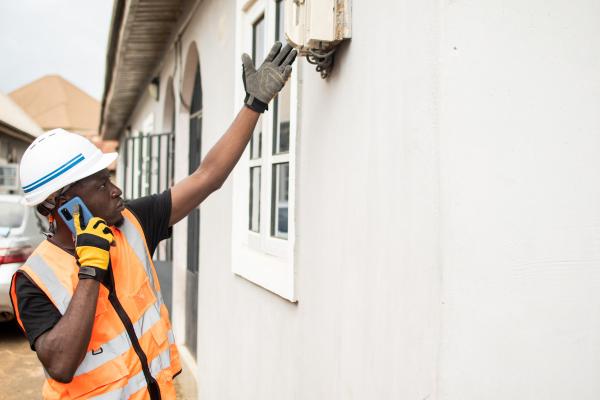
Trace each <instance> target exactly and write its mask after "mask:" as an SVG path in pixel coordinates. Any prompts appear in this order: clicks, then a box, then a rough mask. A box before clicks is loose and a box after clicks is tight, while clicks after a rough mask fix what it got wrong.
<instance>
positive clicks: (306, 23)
mask: <svg viewBox="0 0 600 400" xmlns="http://www.w3.org/2000/svg"><path fill="white" fill-rule="evenodd" d="M350 7H351V0H285V37H286V39H287V41H288V43H289V44H290V45H291V46H293V47H294V48H295V49H296V50H298V54H299V55H300V56H308V55H310V51H309V50H311V49H312V50H313V51H316V52H318V51H319V48H320V47H319V46H321V51H324V52H327V51H329V50H331V49H332V48H334V47H335V46H336V45H337V44H338V43H340V42H341V41H342V40H344V39H350V37H351V26H350Z"/></svg>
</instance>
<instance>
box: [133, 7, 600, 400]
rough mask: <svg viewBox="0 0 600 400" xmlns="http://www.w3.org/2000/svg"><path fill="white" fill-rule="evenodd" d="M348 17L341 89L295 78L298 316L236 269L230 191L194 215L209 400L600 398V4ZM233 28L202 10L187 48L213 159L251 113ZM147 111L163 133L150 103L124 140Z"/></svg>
mask: <svg viewBox="0 0 600 400" xmlns="http://www.w3.org/2000/svg"><path fill="white" fill-rule="evenodd" d="M353 3H354V4H353V13H352V18H353V21H352V26H353V32H352V35H353V39H352V40H351V41H349V42H345V43H343V44H342V45H341V47H340V49H339V51H338V53H337V56H336V66H335V69H334V72H333V74H332V76H331V77H330V78H329V79H328V80H327V81H324V80H321V79H320V77H319V75H318V74H317V73H316V72H315V71H314V70H313V67H312V66H309V65H308V64H307V62H306V61H305V60H302V59H299V60H298V61H297V64H296V65H295V67H294V68H296V69H298V70H299V74H298V79H299V82H300V84H299V87H300V89H299V91H300V99H299V104H300V107H299V110H298V113H299V118H300V122H299V128H298V143H297V154H296V157H297V160H298V161H297V163H298V164H297V176H296V210H295V219H296V220H295V221H296V232H297V234H296V235H297V236H296V241H297V244H296V259H295V266H296V270H297V276H296V290H297V293H298V299H299V301H298V303H290V302H288V301H287V300H284V299H282V298H280V297H279V296H277V295H274V294H272V293H270V292H268V291H266V290H265V289H263V288H261V287H259V286H256V285H254V284H252V283H250V282H249V281H247V280H245V279H243V278H240V277H239V276H236V275H234V274H233V273H232V272H231V260H230V254H231V251H230V246H231V227H232V221H231V213H232V197H231V196H232V186H231V180H228V181H227V182H226V183H225V185H224V186H223V188H222V189H221V190H220V191H219V192H217V193H215V194H214V195H213V196H211V197H210V198H209V199H208V200H207V201H206V202H205V203H204V204H203V205H202V206H201V243H200V248H201V253H200V289H199V293H200V295H199V296H200V300H199V330H200V332H199V345H198V379H199V382H198V383H199V384H198V391H199V398H200V399H224V398H231V399H299V400H303V399H327V400H330V399H411V400H412V399H417V400H421V399H444V400H447V399H461V400H463V399H498V400H500V399H502V400H504V399H532V398H536V399H538V398H539V399H542V398H543V399H565V398H585V399H589V398H597V397H599V396H600V383H598V382H599V380H598V379H596V376H598V374H599V373H600V357H598V356H597V353H598V349H599V347H600V330H599V327H598V323H597V322H596V321H597V320H598V318H597V317H596V316H597V315H598V313H599V312H600V291H599V290H597V287H598V286H599V284H600V273H599V268H598V265H599V261H600V260H599V259H600V251H598V250H597V249H599V248H600V230H599V229H598V226H600V205H599V204H598V201H597V199H599V198H600V185H598V183H597V182H599V181H600V168H599V167H600V161H599V160H600V158H599V157H597V155H598V154H599V153H600V135H599V134H598V133H599V129H600V114H599V113H598V110H599V109H600V74H599V73H598V71H600V68H599V67H600V52H598V49H599V48H600V20H599V19H598V18H597V16H598V15H600V5H599V4H598V3H597V2H593V1H584V0H576V1H572V2H559V1H557V0H550V1H545V2H541V1H531V2H522V1H517V0H502V1H474V0H460V1H450V0H445V1H442V2H438V1H433V0H401V1H396V2H383V1H381V0H376V1H375V0H371V1H365V0H354V1H353ZM237 12H239V10H238V11H237ZM223 15H226V17H223ZM223 18H225V20H226V21H227V23H226V28H225V29H223V26H222V24H223V23H222V22H220V21H223ZM234 21H236V5H235V1H233V0H230V1H217V0H204V1H203V2H202V3H201V4H200V6H199V8H198V10H197V12H196V14H195V16H194V17H193V19H192V22H191V23H190V25H189V27H188V29H187V30H186V32H185V33H184V35H183V37H182V49H183V51H184V59H183V63H185V52H186V51H187V49H188V47H189V44H190V43H192V41H195V42H196V43H197V45H198V50H199V53H200V64H201V73H202V79H203V93H204V121H203V153H204V154H206V152H207V151H208V150H209V148H210V147H211V146H212V144H214V143H215V142H216V140H218V138H219V137H220V135H221V134H222V133H223V132H224V131H225V130H226V129H227V127H228V126H229V124H230V123H231V121H232V119H233V117H234V115H233V113H232V109H233V104H235V103H236V102H238V101H239V99H234V98H233V93H234V90H235V87H234V79H233V77H234V76H235V74H238V73H241V72H240V71H239V69H240V67H241V63H240V62H238V60H239V56H240V55H239V54H235V51H234V47H235V43H234V37H235V23H234ZM223 32H226V34H225V37H224V38H223ZM169 57H171V56H169ZM173 63H174V59H170V61H167V62H166V63H165V67H164V68H163V73H162V75H161V82H167V80H168V76H169V74H170V73H172V71H173V70H174V68H173V67H174V65H173ZM176 71H177V72H176V73H175V78H174V80H175V82H178V80H179V77H178V75H177V74H178V73H179V71H180V70H179V69H177V70H176ZM176 90H178V87H177V85H176ZM163 93H164V92H163ZM175 97H176V103H177V109H178V110H179V102H180V100H179V96H178V95H177V94H176V96H175ZM161 101H162V100H161ZM150 112H155V115H156V118H157V119H156V123H157V126H162V119H161V118H162V112H163V110H162V103H161V102H158V103H157V102H153V101H151V100H150V99H149V98H148V99H144V100H143V101H142V102H141V103H140V105H139V107H138V108H137V111H136V113H135V114H134V116H133V117H132V127H134V126H135V125H136V124H138V123H141V122H142V121H143V119H144V117H145V116H146V115H148V114H149V113H150ZM134 129H135V128H134ZM187 129H188V128H187V126H186V120H185V115H183V116H180V119H179V120H178V121H177V139H176V140H177V151H178V153H177V167H176V168H177V170H176V178H177V180H180V179H182V178H183V177H184V176H185V175H186V174H187V147H186V146H187V140H188V136H187V135H188V131H187ZM174 232H175V233H174V234H175V268H174V274H175V282H176V285H178V287H177V288H176V289H175V290H174V293H175V299H174V305H175V311H174V313H173V324H174V329H175V334H176V337H177V341H178V342H180V343H181V342H182V341H183V327H184V321H183V318H184V305H185V300H184V299H185V297H184V296H185V284H184V280H183V279H182V277H183V276H184V272H185V262H186V242H187V239H186V234H187V228H186V225H185V222H183V223H181V224H178V225H177V226H176V227H175V230H174Z"/></svg>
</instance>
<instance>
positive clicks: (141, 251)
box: [119, 218, 164, 308]
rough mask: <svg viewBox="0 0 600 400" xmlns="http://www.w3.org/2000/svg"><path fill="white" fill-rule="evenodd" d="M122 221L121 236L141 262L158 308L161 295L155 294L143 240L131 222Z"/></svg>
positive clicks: (161, 299) (152, 275)
mask: <svg viewBox="0 0 600 400" xmlns="http://www.w3.org/2000/svg"><path fill="white" fill-rule="evenodd" d="M123 220H124V222H123V225H122V226H121V227H120V228H119V230H120V231H121V232H123V235H125V238H126V239H127V242H129V245H130V246H131V248H132V249H133V252H134V253H135V255H136V256H137V257H138V258H139V259H140V261H141V262H142V265H143V266H144V270H145V271H146V275H148V279H149V280H150V287H152V290H153V291H154V295H155V296H156V299H157V300H158V307H159V308H160V306H162V305H163V303H164V301H163V298H162V293H160V292H158V293H157V291H156V285H155V284H154V273H153V271H152V265H151V264H150V259H149V258H150V256H149V254H148V252H147V251H146V245H145V244H144V238H142V235H141V234H140V232H139V231H138V230H137V228H136V227H135V225H133V222H131V221H130V220H129V219H127V218H124V219H123Z"/></svg>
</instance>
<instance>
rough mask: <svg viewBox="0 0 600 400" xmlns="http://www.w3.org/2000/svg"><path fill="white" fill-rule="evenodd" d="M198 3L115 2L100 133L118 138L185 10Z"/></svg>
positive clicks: (178, 0)
mask: <svg viewBox="0 0 600 400" xmlns="http://www.w3.org/2000/svg"><path fill="white" fill-rule="evenodd" d="M196 3H197V0H131V1H128V2H125V1H124V0H115V6H114V9H113V17H112V22H111V31H110V38H109V41H108V51H107V56H106V78H105V88H104V96H103V99H102V114H101V122H100V134H101V135H102V136H103V138H104V139H117V138H118V136H119V134H120V133H121V131H122V130H123V129H124V125H125V123H127V119H128V118H129V116H130V115H131V113H132V111H133V109H134V107H135V105H136V103H137V101H138V99H139V97H140V95H141V93H142V92H143V91H144V90H146V87H147V85H148V83H149V81H150V80H151V79H152V76H151V75H152V73H153V70H154V68H155V66H156V64H157V63H158V62H159V61H160V59H161V57H162V56H163V54H164V52H165V49H166V47H167V46H168V45H169V42H170V40H169V39H170V37H171V33H172V31H173V29H174V28H175V27H176V26H178V23H180V19H181V17H182V14H185V13H184V10H188V9H190V7H191V6H192V5H193V4H196Z"/></svg>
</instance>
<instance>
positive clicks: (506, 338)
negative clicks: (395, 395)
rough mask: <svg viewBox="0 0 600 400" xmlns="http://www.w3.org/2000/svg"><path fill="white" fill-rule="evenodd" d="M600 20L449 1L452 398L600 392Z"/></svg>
mask: <svg viewBox="0 0 600 400" xmlns="http://www.w3.org/2000/svg"><path fill="white" fill-rule="evenodd" d="M598 15H600V4H599V3H598V2H595V1H584V0H578V1H572V2H569V3H564V2H560V1H546V2H541V1H533V2H522V1H508V0H505V1H499V2H498V1H458V2H446V3H445V4H444V7H443V12H442V16H443V26H444V30H443V35H442V47H441V56H442V66H443V68H442V75H441V82H442V95H441V99H442V102H441V111H442V112H441V124H440V126H441V129H440V132H441V135H440V155H441V160H440V177H441V179H440V182H441V204H442V208H441V216H442V223H441V226H442V254H443V277H444V280H443V282H444V284H443V299H444V312H443V315H444V320H443V335H442V358H441V360H442V368H441V378H440V379H441V398H443V399H481V398H493V399H532V398H536V399H566V398H571V399H574V398H581V399H591V398H598V397H599V396H600V381H599V380H598V379H597V378H596V377H597V376H598V374H600V357H598V349H599V346H600V330H599V327H600V326H599V322H598V321H599V320H598V317H597V316H598V315H599V314H600V291H599V290H598V287H599V286H600V268H599V263H600V251H599V249H600V203H599V202H598V199H600V185H599V184H598V182H600V158H599V157H598V154H599V153H600V135H599V133H600V113H598V110H600V73H599V71H600V52H599V51H598V49H599V48H600V22H599V21H600V20H599V19H598ZM455 48H456V49H455Z"/></svg>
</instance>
